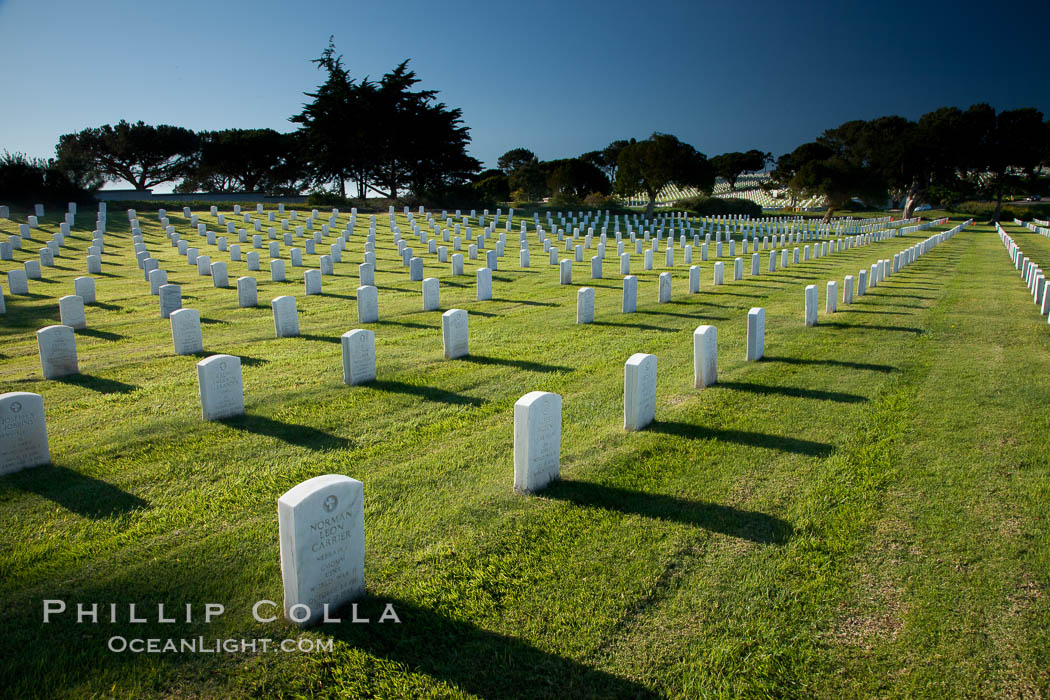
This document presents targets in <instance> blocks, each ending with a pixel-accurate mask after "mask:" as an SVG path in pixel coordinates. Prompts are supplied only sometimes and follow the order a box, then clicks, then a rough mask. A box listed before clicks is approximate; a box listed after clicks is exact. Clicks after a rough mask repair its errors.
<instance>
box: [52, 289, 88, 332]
mask: <svg viewBox="0 0 1050 700" xmlns="http://www.w3.org/2000/svg"><path fill="white" fill-rule="evenodd" d="M58 315H59V318H61V319H62V325H63V326H69V327H70V328H74V329H80V328H87V318H86V317H85V316H84V300H83V299H81V298H80V297H78V296H77V295H76V294H67V295H66V296H64V297H62V298H61V299H59V300H58Z"/></svg>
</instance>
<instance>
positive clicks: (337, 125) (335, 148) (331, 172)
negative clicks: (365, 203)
mask: <svg viewBox="0 0 1050 700" xmlns="http://www.w3.org/2000/svg"><path fill="white" fill-rule="evenodd" d="M312 62H313V63H314V64H316V65H317V68H318V69H319V70H324V71H326V72H327V74H328V77H327V78H326V79H325V81H324V82H323V83H321V85H319V86H318V87H317V91H316V92H308V93H306V96H307V97H310V98H313V99H312V101H311V102H309V103H307V104H304V105H303V111H302V112H300V113H299V114H296V115H294V116H292V117H290V118H289V121H291V122H292V123H294V124H299V125H300V129H299V131H298V134H299V137H298V138H299V143H300V144H301V147H302V151H303V153H304V156H305V158H306V160H307V161H308V162H309V165H310V169H311V172H312V177H311V178H310V179H309V180H310V183H311V184H315V185H322V186H323V185H327V184H328V183H331V182H333V181H335V182H336V183H337V184H338V188H339V193H340V195H341V196H345V195H346V181H347V180H352V181H354V182H356V183H357V190H358V196H359V197H362V198H363V197H364V196H365V194H366V193H367V191H368V185H369V180H370V177H371V175H372V156H373V155H374V147H375V144H374V143H373V142H372V141H371V140H370V139H369V127H370V124H371V122H372V120H373V117H374V115H373V114H372V107H373V97H374V94H375V85H374V84H373V83H370V82H369V81H368V80H367V79H365V80H364V81H362V82H361V83H358V82H357V81H355V80H354V79H352V78H351V77H350V73H349V71H348V70H347V69H346V68H345V67H344V66H343V57H342V56H337V55H336V53H335V44H334V43H333V40H332V37H329V39H328V47H327V48H326V49H325V50H324V51H323V52H322V53H321V56H320V57H319V58H316V59H314V60H313V61H312Z"/></svg>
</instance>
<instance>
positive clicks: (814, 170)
mask: <svg viewBox="0 0 1050 700" xmlns="http://www.w3.org/2000/svg"><path fill="white" fill-rule="evenodd" d="M853 128H854V127H853V126H849V127H847V131H848V130H850V129H853ZM836 144H837V142H836V140H835V137H834V136H833V137H829V138H826V139H825V138H822V139H818V140H817V141H815V142H810V143H804V144H802V145H801V146H799V147H798V148H796V149H795V150H794V151H792V152H791V154H790V155H789V156H788V157H786V158H785V157H781V159H780V160H778V161H777V169H778V170H780V171H781V172H780V176H781V177H783V176H784V175H786V174H788V173H793V174H792V175H791V177H790V179H789V180H788V187H789V188H790V189H791V190H792V191H793V192H796V193H801V194H803V195H807V196H811V197H812V196H822V197H824V199H825V200H826V202H827V207H828V208H827V211H826V212H825V213H824V222H825V223H826V222H828V221H830V220H831V215H832V214H833V213H834V212H835V210H837V209H842V208H845V207H846V206H848V205H849V203H850V202H851V201H852V200H853V198H854V197H858V198H860V199H861V200H862V201H863V200H864V199H866V198H867V199H871V198H877V197H885V194H886V188H885V184H884V182H882V181H881V180H880V179H879V178H878V177H876V176H875V175H874V174H873V172H872V170H871V169H869V168H865V167H864V166H863V165H861V164H858V163H857V162H856V161H855V160H853V159H851V157H850V154H849V153H848V152H847V151H846V149H844V148H842V147H838V146H837V145H836Z"/></svg>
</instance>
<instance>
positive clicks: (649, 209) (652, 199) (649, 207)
mask: <svg viewBox="0 0 1050 700" xmlns="http://www.w3.org/2000/svg"><path fill="white" fill-rule="evenodd" d="M646 194H647V195H649V203H648V204H646V205H645V218H647V219H651V218H653V209H654V208H655V207H656V193H655V192H646Z"/></svg>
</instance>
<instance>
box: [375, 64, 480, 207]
mask: <svg viewBox="0 0 1050 700" xmlns="http://www.w3.org/2000/svg"><path fill="white" fill-rule="evenodd" d="M417 83H419V79H418V78H417V77H416V74H415V72H414V71H410V70H408V61H407V60H406V61H402V62H401V63H400V64H399V65H398V66H397V67H396V68H394V70H392V71H390V72H389V73H387V74H385V75H384V76H383V77H382V78H381V79H380V81H379V83H378V89H377V91H376V112H375V114H374V116H375V117H376V119H375V120H374V122H373V125H372V126H373V129H372V133H374V134H375V136H374V142H375V143H377V144H378V148H377V152H376V154H375V161H374V164H373V165H374V168H375V171H374V172H375V182H376V185H378V186H379V187H384V188H385V190H386V191H383V190H380V189H379V187H377V186H376V185H373V186H372V189H373V190H374V191H376V192H378V193H379V194H381V195H383V196H385V197H390V198H392V199H396V198H397V196H398V191H399V190H401V189H404V188H410V189H411V190H412V191H413V192H415V193H416V194H422V193H424V192H426V191H431V190H437V189H441V188H444V187H449V186H452V185H458V184H464V183H467V182H468V181H469V180H470V179H471V178H472V176H473V175H474V174H476V173H477V172H478V171H479V170H481V163H480V162H479V161H478V160H477V159H475V158H472V157H471V156H469V155H468V154H467V146H468V145H469V144H470V129H469V128H468V127H467V126H465V125H464V124H463V111H462V110H460V109H458V108H456V109H450V108H449V107H448V106H447V105H445V104H444V103H443V102H435V101H434V98H435V96H436V95H437V92H436V91H434V90H420V91H417V92H413V91H411V90H410V88H411V87H412V86H414V85H416V84H417Z"/></svg>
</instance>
